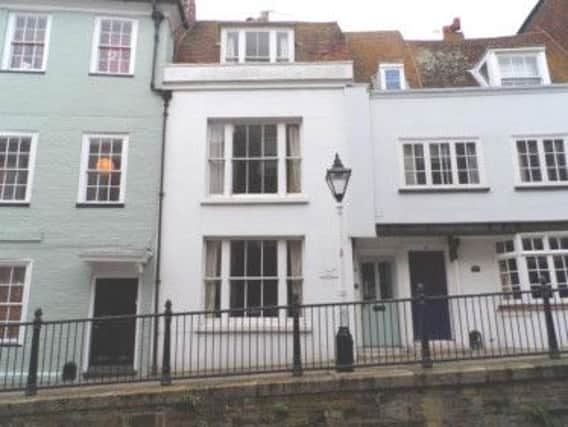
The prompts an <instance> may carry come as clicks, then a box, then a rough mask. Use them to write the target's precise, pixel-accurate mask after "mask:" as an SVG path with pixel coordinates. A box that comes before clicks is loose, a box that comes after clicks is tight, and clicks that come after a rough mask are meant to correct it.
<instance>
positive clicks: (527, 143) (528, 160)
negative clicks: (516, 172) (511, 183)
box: [517, 140, 542, 182]
mask: <svg viewBox="0 0 568 427" xmlns="http://www.w3.org/2000/svg"><path fill="white" fill-rule="evenodd" d="M517 153H518V156H519V168H520V173H521V180H522V181H523V182H540V181H541V180H542V174H541V171H540V159H539V154H538V145H537V141H535V140H519V141H517Z"/></svg>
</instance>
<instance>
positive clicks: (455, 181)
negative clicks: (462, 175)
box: [398, 137, 487, 191]
mask: <svg viewBox="0 0 568 427" xmlns="http://www.w3.org/2000/svg"><path fill="white" fill-rule="evenodd" d="M443 143H449V144H450V157H451V161H452V184H433V183H432V166H431V158H430V144H443ZM460 143H463V144H466V143H474V144H475V149H476V154H477V166H478V173H479V183H477V184H459V176H458V168H457V161H456V159H457V157H456V144H460ZM406 144H422V146H423V149H424V163H425V173H426V184H407V183H406V170H405V165H404V145H406ZM398 146H399V147H398V150H399V154H398V159H399V170H400V189H401V190H412V191H420V190H424V191H432V190H449V191H451V190H472V191H475V190H483V189H486V188H487V182H486V179H485V159H484V156H483V149H482V144H481V141H480V139H479V138H477V137H472V138H453V137H452V138H400V139H399V142H398Z"/></svg>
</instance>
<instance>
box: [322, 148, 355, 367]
mask: <svg viewBox="0 0 568 427" xmlns="http://www.w3.org/2000/svg"><path fill="white" fill-rule="evenodd" d="M350 178H351V169H348V168H346V167H344V166H343V163H342V162H341V159H340V158H339V154H336V155H335V160H334V162H333V165H332V167H331V169H328V170H327V173H326V174H325V181H326V182H327V185H328V187H329V189H330V191H331V194H332V195H333V197H334V198H335V200H336V201H337V216H338V218H339V297H340V299H341V302H342V303H344V305H341V306H340V312H339V329H338V331H337V335H336V338H335V343H336V350H337V362H336V364H337V371H338V372H349V371H352V370H353V337H352V336H351V332H350V331H349V310H348V309H347V305H345V303H346V302H347V288H346V286H345V263H344V250H343V199H344V198H345V193H346V192H347V186H348V185H349V179H350Z"/></svg>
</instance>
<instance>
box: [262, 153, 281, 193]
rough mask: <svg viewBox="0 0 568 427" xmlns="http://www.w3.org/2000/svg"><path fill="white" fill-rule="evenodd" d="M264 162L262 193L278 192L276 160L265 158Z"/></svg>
mask: <svg viewBox="0 0 568 427" xmlns="http://www.w3.org/2000/svg"><path fill="white" fill-rule="evenodd" d="M263 163H264V175H265V176H264V189H263V190H264V191H263V192H264V193H277V192H278V162H277V161H276V160H267V161H265V162H263Z"/></svg>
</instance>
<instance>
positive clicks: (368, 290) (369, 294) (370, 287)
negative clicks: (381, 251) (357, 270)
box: [361, 262, 377, 301]
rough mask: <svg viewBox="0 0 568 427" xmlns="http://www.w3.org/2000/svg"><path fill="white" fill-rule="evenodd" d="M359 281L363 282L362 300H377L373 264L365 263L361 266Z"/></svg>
mask: <svg viewBox="0 0 568 427" xmlns="http://www.w3.org/2000/svg"><path fill="white" fill-rule="evenodd" d="M361 280H362V281H363V300H364V301H375V300H376V299H377V289H376V286H377V282H376V278H375V263H372V262H366V263H363V264H361Z"/></svg>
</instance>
